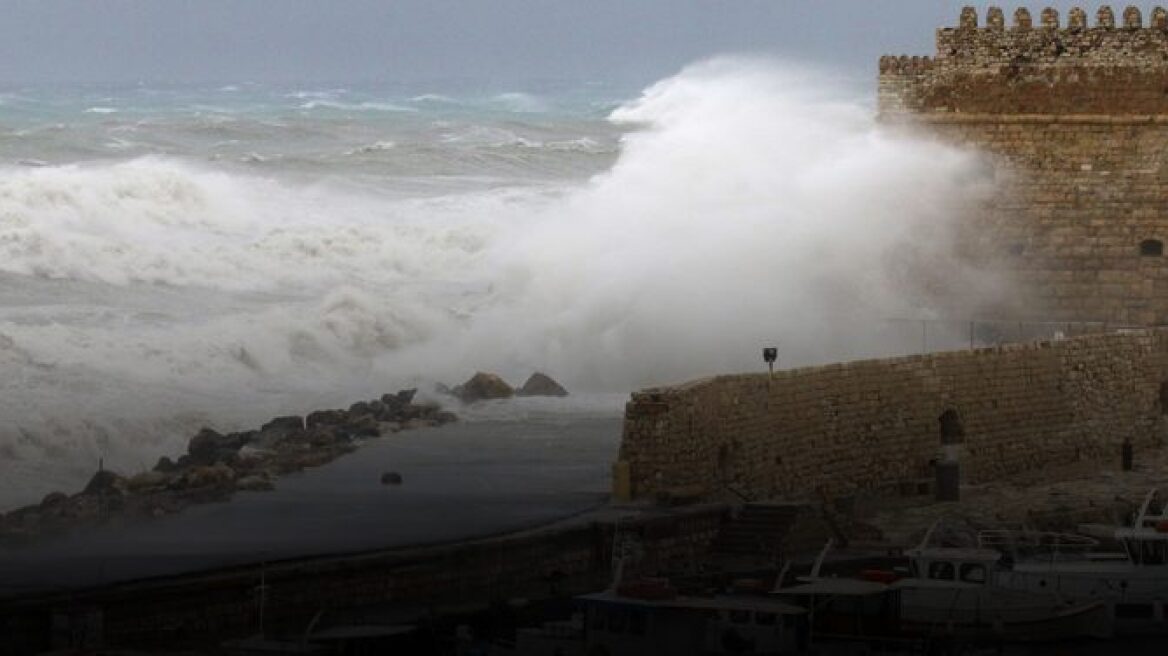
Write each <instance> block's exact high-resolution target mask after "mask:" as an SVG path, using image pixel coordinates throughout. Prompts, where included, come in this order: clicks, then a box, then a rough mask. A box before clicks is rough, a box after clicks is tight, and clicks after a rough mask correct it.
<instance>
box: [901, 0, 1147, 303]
mask: <svg viewBox="0 0 1168 656" xmlns="http://www.w3.org/2000/svg"><path fill="white" fill-rule="evenodd" d="M879 111H880V114H881V118H882V119H883V120H884V121H885V122H887V123H895V122H901V121H907V122H910V123H912V124H913V125H916V126H919V127H920V128H922V129H923V130H925V131H926V132H927V133H929V134H932V135H936V136H938V137H939V138H942V139H944V140H947V141H950V142H954V143H958V144H964V145H971V146H973V147H975V148H977V149H978V150H980V151H982V152H984V153H986V154H987V155H989V156H990V157H991V158H993V159H994V160H995V161H994V168H995V171H996V179H997V183H998V185H999V187H1000V188H999V190H998V191H999V196H998V200H997V201H996V202H995V203H994V204H993V205H992V206H991V207H990V208H988V211H984V212H981V213H980V216H981V220H982V221H983V222H984V223H983V224H982V225H978V226H975V227H973V229H971V230H970V231H969V235H968V237H969V239H970V241H971V242H972V243H971V249H972V250H973V252H974V254H975V255H976V256H977V257H979V258H980V259H982V260H983V261H984V262H985V263H986V264H987V265H988V266H992V267H993V268H994V269H996V270H1005V271H1009V272H1011V273H1012V274H1013V275H1012V278H1013V280H1014V282H1015V283H1016V284H1017V285H1019V286H1020V288H1021V289H1022V291H1023V292H1024V293H1025V294H1026V295H1027V297H1028V300H1029V301H1030V305H1031V306H1032V307H1034V308H1035V312H1036V313H1038V316H1041V317H1043V318H1052V319H1074V320H1085V321H1101V322H1111V323H1114V324H1126V325H1141V326H1147V325H1162V324H1168V259H1165V257H1164V242H1165V240H1168V220H1166V219H1165V216H1164V212H1165V208H1166V207H1168V11H1165V10H1164V9H1162V8H1157V9H1155V10H1154V11H1153V12H1152V15H1151V17H1150V22H1149V23H1147V24H1146V23H1145V21H1144V19H1143V16H1142V15H1141V12H1140V10H1139V9H1136V8H1135V7H1129V8H1127V9H1125V10H1124V12H1123V14H1122V20H1121V21H1118V22H1117V20H1116V16H1115V13H1114V12H1113V11H1112V9H1111V8H1110V7H1107V6H1104V7H1102V8H1100V9H1099V10H1098V11H1097V12H1096V16H1095V20H1094V23H1093V24H1091V23H1089V21H1088V19H1087V14H1086V12H1084V11H1083V10H1082V9H1073V10H1071V11H1070V12H1069V14H1068V16H1067V17H1066V21H1065V23H1064V22H1063V21H1062V20H1061V19H1060V16H1059V14H1058V12H1056V11H1055V10H1054V9H1049V8H1048V9H1045V10H1044V11H1042V13H1041V15H1040V17H1039V20H1038V21H1037V23H1036V22H1035V21H1034V20H1033V18H1032V16H1031V14H1030V13H1029V11H1028V10H1026V9H1018V10H1017V11H1015V12H1014V16H1013V24H1012V25H1011V26H1007V25H1006V21H1005V17H1004V14H1003V12H1002V10H1000V9H997V8H991V9H989V11H988V12H987V15H986V16H985V23H984V24H981V23H980V22H979V16H978V15H977V13H976V12H975V11H974V10H973V9H972V8H966V9H964V10H963V11H962V12H961V17H960V20H959V23H958V26H957V27H955V28H943V29H939V30H938V31H937V52H936V54H935V56H933V57H931V58H930V57H906V56H902V57H883V58H881V60H880V77H879Z"/></svg>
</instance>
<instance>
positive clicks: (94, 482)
mask: <svg viewBox="0 0 1168 656" xmlns="http://www.w3.org/2000/svg"><path fill="white" fill-rule="evenodd" d="M125 492H126V479H125V478H123V477H122V476H119V475H118V474H115V473H114V472H112V471H110V470H108V469H102V470H99V471H98V472H97V473H96V474H94V475H93V478H91V479H89V483H87V484H86V485H85V489H84V490H83V491H82V494H124V493H125Z"/></svg>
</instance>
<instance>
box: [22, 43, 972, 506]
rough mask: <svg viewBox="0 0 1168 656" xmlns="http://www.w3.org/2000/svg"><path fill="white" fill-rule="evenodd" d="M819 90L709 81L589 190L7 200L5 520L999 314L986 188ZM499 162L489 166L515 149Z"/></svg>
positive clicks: (166, 188) (178, 191) (785, 72)
mask: <svg viewBox="0 0 1168 656" xmlns="http://www.w3.org/2000/svg"><path fill="white" fill-rule="evenodd" d="M815 79H816V77H815V76H814V75H810V74H802V73H800V72H798V71H793V70H790V69H788V68H785V67H781V66H777V65H775V64H768V63H762V62H751V61H734V60H723V61H719V62H713V63H707V64H703V65H699V66H695V67H692V68H690V69H688V70H686V71H684V72H682V73H681V74H679V75H678V76H676V77H673V78H670V79H668V80H664V81H662V82H661V83H659V84H657V85H654V86H653V87H651V88H650V89H648V90H646V91H645V93H644V94H643V95H642V97H641V98H639V99H637V100H636V101H634V102H631V103H628V104H626V105H624V106H622V107H621V108H619V109H618V110H617V111H615V112H614V113H613V115H612V119H613V121H617V122H619V123H620V124H622V125H626V126H628V129H629V130H630V132H629V134H628V135H627V136H626V137H625V139H624V140H623V143H622V145H621V152H620V154H619V157H618V158H617V160H616V163H615V164H614V165H613V166H612V168H611V169H610V170H608V171H607V172H605V173H603V174H602V175H599V176H597V177H596V178H594V179H592V180H590V181H588V182H586V183H584V184H579V183H568V182H565V183H563V184H553V185H539V186H510V187H509V186H502V187H491V186H489V187H487V188H486V190H481V188H480V190H474V189H472V190H468V191H463V192H460V193H447V194H444V195H438V196H434V195H420V196H417V197H404V198H403V197H402V196H401V195H400V194H395V193H391V192H388V191H386V192H382V191H380V190H379V185H378V184H376V183H369V182H368V181H367V180H365V179H360V180H357V179H354V180H352V181H349V180H343V179H331V180H320V181H317V182H315V183H311V184H305V183H304V182H303V181H302V180H299V179H293V178H289V179H283V178H280V177H260V176H256V175H253V174H245V173H242V172H241V171H240V167H239V166H238V164H236V165H234V166H229V165H226V164H224V165H222V166H223V168H211V164H207V163H202V164H194V163H192V162H191V161H189V160H181V159H174V158H169V159H168V158H158V157H145V158H138V159H135V160H132V161H128V162H121V163H114V164H109V163H95V164H88V165H72V166H47V167H42V168H37V169H29V168H17V167H13V168H11V169H7V170H2V171H0V342H2V343H0V362H2V363H3V365H4V367H5V371H6V376H5V379H4V380H3V381H0V399H2V401H0V411H2V412H3V413H4V416H5V418H6V421H7V424H6V428H0V454H3V455H4V456H5V457H4V458H0V463H3V464H0V467H3V468H4V471H2V472H0V474H2V475H0V480H4V481H6V483H5V484H4V486H5V487H4V488H0V505H3V504H5V503H6V502H11V503H15V502H27V501H30V500H34V499H35V498H38V497H39V495H41V494H43V493H45V492H47V491H48V490H49V488H50V487H54V486H55V487H76V485H77V484H79V483H80V482H81V478H82V477H83V476H84V474H85V472H86V471H87V470H88V469H89V468H90V467H91V466H92V465H93V464H94V461H95V460H96V457H97V456H99V455H102V454H104V455H105V457H107V458H108V460H107V462H108V463H109V464H110V465H111V466H115V467H120V468H122V469H126V468H131V469H132V468H135V467H138V466H140V465H142V464H146V465H148V464H150V462H151V461H152V460H153V459H154V458H156V457H157V456H158V455H161V454H162V453H172V454H173V453H174V452H176V451H179V450H181V449H182V445H183V442H184V440H185V438H186V437H189V435H190V433H191V431H192V430H193V429H194V428H195V427H197V426H196V425H197V424H198V423H200V422H205V421H211V422H213V423H214V424H215V425H217V426H218V427H220V428H224V429H230V428H235V427H240V426H245V425H255V424H257V423H258V422H260V421H262V420H263V419H265V418H266V417H269V416H272V415H274V414H277V413H280V412H296V411H299V412H302V411H304V410H307V409H311V408H313V407H321V406H327V405H331V404H337V403H341V402H343V401H345V400H350V401H351V400H355V399H358V398H362V397H363V396H368V395H371V394H375V393H379V392H381V391H387V390H389V389H393V388H395V387H396V386H398V385H403V384H415V383H418V382H424V381H426V380H439V381H444V382H447V383H455V382H459V381H460V380H462V379H465V378H466V377H467V376H469V375H470V374H471V373H473V372H474V371H475V370H494V371H498V372H499V373H501V374H503V375H504V376H505V377H507V378H508V379H510V380H512V381H513V382H515V383H520V382H522V379H523V377H525V376H526V375H527V374H529V373H530V372H531V371H533V370H543V371H547V372H548V373H550V374H552V375H553V376H555V377H556V378H558V379H560V380H561V381H562V382H564V383H565V384H566V385H567V386H568V387H569V389H571V390H572V391H573V392H599V393H608V394H618V395H619V394H622V393H627V391H628V390H630V389H632V388H635V387H638V386H642V385H647V384H656V383H668V382H675V381H680V380H684V379H686V378H689V377H692V376H697V375H705V374H709V373H715V372H721V371H735V370H743V369H754V368H757V367H758V363H757V362H756V360H758V350H759V348H760V347H761V346H762V345H765V344H770V343H774V342H778V343H779V345H780V346H781V348H782V355H781V357H782V358H783V359H782V363H783V364H796V363H810V362H815V361H822V360H825V359H836V358H846V357H852V356H855V355H868V354H875V353H881V352H886V351H887V350H888V349H889V345H888V344H885V343H882V342H881V341H880V340H879V339H877V338H876V337H875V336H874V335H875V332H876V331H875V330H874V329H873V324H874V322H876V321H878V320H879V319H880V318H883V317H887V316H898V315H904V314H907V313H915V314H921V313H928V312H941V311H943V310H944V309H945V305H944V299H941V300H938V299H937V298H935V297H933V296H930V295H929V294H927V293H925V290H924V288H925V287H929V288H937V287H938V286H940V287H941V288H944V289H947V290H949V291H950V292H953V293H954V299H959V300H960V302H961V303H962V304H963V307H972V306H973V304H975V303H976V302H979V301H981V300H984V299H985V298H986V294H987V289H989V290H990V291H992V286H990V285H988V284H984V285H983V284H982V283H983V282H985V278H984V277H983V276H982V275H981V274H980V273H979V272H976V271H972V270H970V269H967V268H964V267H962V266H961V265H960V264H959V263H958V261H957V260H956V259H954V258H953V257H952V255H953V239H954V228H955V224H956V223H957V222H958V221H959V220H960V219H961V217H962V216H963V213H964V212H965V211H966V210H967V209H968V207H969V206H970V205H971V204H974V203H977V202H979V201H981V200H982V199H983V198H984V195H985V194H986V193H989V192H990V186H991V180H989V179H987V176H986V175H985V169H984V167H983V166H982V164H981V162H980V160H979V158H978V157H977V156H975V155H973V154H971V153H966V152H962V151H958V150H955V149H952V148H948V147H945V146H942V145H939V144H936V143H932V142H928V141H923V140H917V139H913V138H911V137H907V136H903V135H894V134H890V133H887V132H885V131H884V130H881V129H880V128H879V127H877V126H876V125H875V124H874V122H873V120H872V118H871V116H870V112H869V111H868V110H867V109H866V108H864V107H863V106H862V105H859V104H855V103H851V102H847V101H841V100H839V95H838V94H835V93H833V92H831V91H830V90H822V89H820V88H819V87H818V86H817V83H816V82H815ZM488 132H489V131H488ZM502 132H507V131H506V130H503V131H502ZM502 132H497V133H493V134H487V133H477V134H473V135H471V136H472V137H473V138H474V139H477V140H478V141H479V142H480V143H481V142H488V143H489V142H491V140H492V139H496V140H498V139H501V140H502V141H504V142H507V143H511V144H519V141H518V137H516V135H514V134H509V135H508V134H502ZM511 137H516V138H511ZM557 141H558V140H548V142H547V143H546V144H543V146H544V147H549V148H550V147H552V144H553V143H556V142H557ZM569 143H571V142H569ZM579 146H581V147H585V146H586V147H592V144H591V143H587V142H580V143H579ZM436 147H438V146H436ZM573 147H575V146H573ZM264 169H265V170H267V167H264ZM924 282H927V283H928V284H927V285H925V284H923V283H924ZM953 302H956V300H954V301H953ZM572 398H573V397H569V400H568V401H567V402H566V403H567V404H568V405H567V407H571V403H572V401H571V399H572ZM580 398H583V399H588V398H592V399H595V398H601V397H589V396H587V395H585V396H581V397H580ZM603 398H609V397H603ZM589 403H591V404H592V405H590V406H589V407H592V406H596V402H595V401H592V402H589ZM601 405H605V404H601ZM558 407H559V406H558V405H556V404H551V405H549V406H548V408H551V409H553V410H554V409H555V408H558ZM605 407H607V405H605ZM540 408H541V410H540V411H541V412H543V411H544V410H546V409H547V408H544V407H543V406H540ZM484 412H485V411H484ZM491 412H495V410H491ZM486 414H487V415H490V412H486ZM66 483H71V484H72V485H66Z"/></svg>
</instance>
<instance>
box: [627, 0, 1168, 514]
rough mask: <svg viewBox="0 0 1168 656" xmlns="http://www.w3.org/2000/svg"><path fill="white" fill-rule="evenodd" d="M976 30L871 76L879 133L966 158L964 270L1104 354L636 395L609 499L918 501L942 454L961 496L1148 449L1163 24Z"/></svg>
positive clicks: (1159, 275)
mask: <svg viewBox="0 0 1168 656" xmlns="http://www.w3.org/2000/svg"><path fill="white" fill-rule="evenodd" d="M980 18H981V17H979V16H978V14H977V12H976V11H975V10H974V9H972V8H966V9H964V10H963V11H962V12H961V15H960V19H959V22H958V25H957V27H950V28H942V29H939V30H938V31H937V52H936V54H935V56H933V57H931V58H930V57H907V56H899V57H883V58H881V60H880V66H879V112H880V119H881V121H882V122H883V123H885V124H886V125H887V126H889V127H890V128H892V129H899V128H900V127H902V126H903V128H904V129H908V130H912V131H914V132H918V133H921V134H924V135H928V136H929V137H931V138H936V139H940V140H943V141H945V142H949V143H955V144H959V145H964V146H971V147H973V148H975V149H977V150H978V151H980V152H982V153H984V154H985V155H986V157H987V158H988V160H989V162H990V164H991V167H990V168H991V169H992V171H993V176H994V179H995V182H996V184H997V187H998V190H997V191H998V193H997V194H996V195H995V197H994V198H993V199H992V200H991V201H989V202H988V203H987V205H986V206H985V207H980V208H976V211H975V212H974V217H975V218H973V219H971V220H970V223H969V224H968V225H966V226H964V227H963V229H964V230H965V231H966V232H967V234H966V235H965V239H966V242H967V243H966V244H964V245H963V246H964V247H965V248H966V249H967V251H968V253H967V254H968V255H970V256H972V257H973V258H975V259H976V260H978V261H979V262H980V263H981V264H982V265H984V266H988V267H992V268H994V269H995V270H1003V271H1008V272H1009V273H1010V274H1011V277H1012V279H1013V282H1014V284H1015V285H1017V286H1018V287H1019V288H1020V289H1021V291H1022V293H1023V294H1024V295H1025V297H1026V301H1027V306H1028V307H1031V308H1033V312H1034V313H1035V316H1036V317H1041V318H1044V319H1057V320H1067V321H1071V320H1075V321H1096V322H1100V324H1102V325H1103V326H1104V329H1103V330H1102V331H1101V333H1100V334H1096V335H1087V336H1082V337H1076V338H1072V339H1060V340H1056V341H1046V342H1034V343H1021V344H1011V345H1006V346H998V347H994V348H984V349H970V350H966V351H955V352H948V353H936V354H924V355H916V356H908V357H900V358H894V359H883V360H871V361H863V362H853V363H841V364H835V365H830V366H826V367H812V368H805V369H797V370H791V371H781V372H776V373H775V374H774V375H773V376H768V375H766V374H757V375H753V374H747V375H738V376H721V377H716V378H711V379H706V380H699V381H694V382H691V383H688V384H685V385H680V386H675V387H667V388H658V389H649V390H644V391H641V392H638V393H635V394H633V396H632V399H631V401H630V402H629V403H628V405H627V408H626V418H625V428H624V436H623V441H622V446H621V452H620V455H619V457H618V461H617V462H616V463H615V465H614V467H613V488H614V494H615V496H616V497H617V498H625V499H644V498H652V497H653V496H655V495H661V494H665V495H669V494H674V493H676V494H683V495H687V496H697V497H700V498H706V499H722V500H731V501H734V500H740V499H743V498H745V499H768V498H770V499H775V498H778V499H813V500H814V499H830V498H839V497H847V496H849V495H875V496H884V495H904V494H906V493H908V494H911V493H913V491H914V490H916V491H917V492H918V493H919V492H920V491H921V490H924V491H925V492H926V493H927V492H928V489H929V483H928V481H929V480H930V477H931V476H932V475H933V474H932V472H933V471H934V467H935V464H936V462H937V459H938V457H939V453H941V452H942V447H944V446H946V445H949V446H950V447H953V446H954V445H956V448H957V452H958V453H959V454H960V461H961V477H962V482H963V483H984V482H989V481H995V480H999V479H1001V478H1002V477H1005V476H1011V475H1017V474H1019V473H1025V472H1028V471H1031V472H1033V471H1042V470H1045V469H1048V468H1050V467H1058V466H1061V465H1068V466H1073V465H1074V463H1085V462H1089V461H1100V460H1103V461H1108V462H1110V461H1112V460H1115V462H1116V463H1118V458H1119V453H1120V449H1121V445H1122V444H1124V443H1125V442H1126V443H1130V444H1131V445H1133V447H1134V448H1135V449H1136V450H1137V451H1139V450H1142V449H1147V448H1150V447H1153V446H1158V445H1159V444H1160V441H1161V439H1162V433H1163V432H1164V424H1165V414H1166V413H1168V332H1165V331H1163V330H1160V329H1158V328H1156V326H1161V325H1166V324H1168V259H1165V253H1164V242H1165V241H1166V240H1168V216H1166V215H1165V214H1164V213H1165V212H1166V211H1168V11H1165V10H1164V9H1162V8H1156V9H1155V10H1154V11H1153V12H1152V13H1151V15H1150V17H1149V18H1150V21H1149V22H1145V21H1144V17H1143V16H1142V14H1141V12H1140V11H1139V10H1138V9H1136V8H1134V7H1129V8H1127V9H1125V10H1124V11H1123V13H1122V15H1121V19H1120V20H1119V21H1117V20H1116V15H1115V12H1114V11H1113V10H1112V9H1111V8H1109V7H1106V6H1104V7H1101V8H1100V9H1098V11H1097V12H1096V14H1095V19H1094V22H1093V23H1092V22H1091V21H1089V20H1088V17H1087V14H1086V12H1085V11H1083V10H1082V9H1073V10H1071V11H1070V12H1069V13H1068V15H1067V16H1066V21H1065V23H1064V22H1063V20H1062V19H1061V18H1060V16H1059V14H1058V12H1056V11H1055V10H1053V9H1046V10H1044V11H1042V12H1041V14H1040V15H1039V19H1038V21H1037V23H1036V22H1035V21H1034V19H1033V17H1032V16H1031V14H1030V13H1029V11H1028V10H1026V9H1018V10H1017V11H1015V12H1014V15H1013V21H1012V25H1009V26H1008V25H1007V24H1006V19H1005V15H1004V13H1003V12H1002V10H1001V9H998V8H991V9H989V10H988V12H987V13H986V15H985V17H984V18H985V21H984V24H982V23H981V21H980ZM1121 327H1122V329H1120V330H1118V331H1117V330H1116V329H1119V328H1121ZM760 346H762V345H760ZM949 452H950V453H953V451H952V448H950V449H949Z"/></svg>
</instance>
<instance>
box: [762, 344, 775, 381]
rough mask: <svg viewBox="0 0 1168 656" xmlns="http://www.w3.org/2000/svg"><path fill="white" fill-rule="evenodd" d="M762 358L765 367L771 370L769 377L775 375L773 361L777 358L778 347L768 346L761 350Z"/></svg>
mask: <svg viewBox="0 0 1168 656" xmlns="http://www.w3.org/2000/svg"><path fill="white" fill-rule="evenodd" d="M762 359H763V361H764V362H766V363H767V369H768V370H769V371H770V372H771V378H774V377H775V361H776V360H778V359H779V349H777V348H775V347H773V346H768V347H766V348H764V349H763V350H762Z"/></svg>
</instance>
